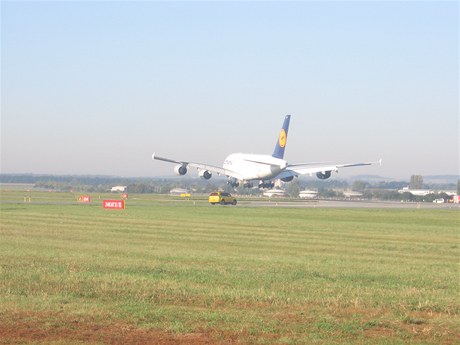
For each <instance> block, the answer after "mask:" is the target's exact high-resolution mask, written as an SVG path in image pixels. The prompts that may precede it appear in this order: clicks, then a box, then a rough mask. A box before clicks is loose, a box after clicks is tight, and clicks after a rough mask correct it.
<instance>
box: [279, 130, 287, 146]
mask: <svg viewBox="0 0 460 345" xmlns="http://www.w3.org/2000/svg"><path fill="white" fill-rule="evenodd" d="M278 143H279V145H280V147H282V148H284V147H285V146H286V131H285V130H284V128H283V129H281V133H280V137H279V140H278Z"/></svg>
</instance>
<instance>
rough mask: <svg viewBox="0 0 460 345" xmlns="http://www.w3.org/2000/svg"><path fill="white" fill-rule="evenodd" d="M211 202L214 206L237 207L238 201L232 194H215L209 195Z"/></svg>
mask: <svg viewBox="0 0 460 345" xmlns="http://www.w3.org/2000/svg"><path fill="white" fill-rule="evenodd" d="M209 202H210V203H211V204H212V205H214V204H221V205H226V204H232V205H236V199H235V198H234V197H233V196H231V195H230V193H226V192H213V193H211V194H209Z"/></svg>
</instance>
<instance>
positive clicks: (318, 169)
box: [277, 159, 382, 178]
mask: <svg viewBox="0 0 460 345" xmlns="http://www.w3.org/2000/svg"><path fill="white" fill-rule="evenodd" d="M372 164H380V165H382V160H381V159H380V160H379V161H378V162H364V163H348V164H332V163H329V164H325V163H323V164H320V163H300V164H288V166H287V168H286V170H285V171H283V172H282V173H281V174H280V175H279V176H280V177H281V178H282V177H289V176H295V177H297V176H299V175H307V174H309V175H313V174H316V173H326V172H332V171H335V172H338V171H339V169H340V168H349V167H358V166H363V165H372ZM281 175H283V176H281ZM277 177H278V176H277Z"/></svg>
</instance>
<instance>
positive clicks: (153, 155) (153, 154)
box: [152, 152, 155, 160]
mask: <svg viewBox="0 0 460 345" xmlns="http://www.w3.org/2000/svg"><path fill="white" fill-rule="evenodd" d="M154 159H155V152H154V153H152V160H154Z"/></svg>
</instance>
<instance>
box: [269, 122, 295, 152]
mask: <svg viewBox="0 0 460 345" xmlns="http://www.w3.org/2000/svg"><path fill="white" fill-rule="evenodd" d="M290 120H291V115H286V117H285V118H284V122H283V127H282V128H281V132H280V135H279V137H278V140H277V142H276V146H275V151H273V154H272V156H273V157H275V158H281V159H282V158H283V157H284V148H285V147H286V141H287V135H288V130H289V121H290Z"/></svg>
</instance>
